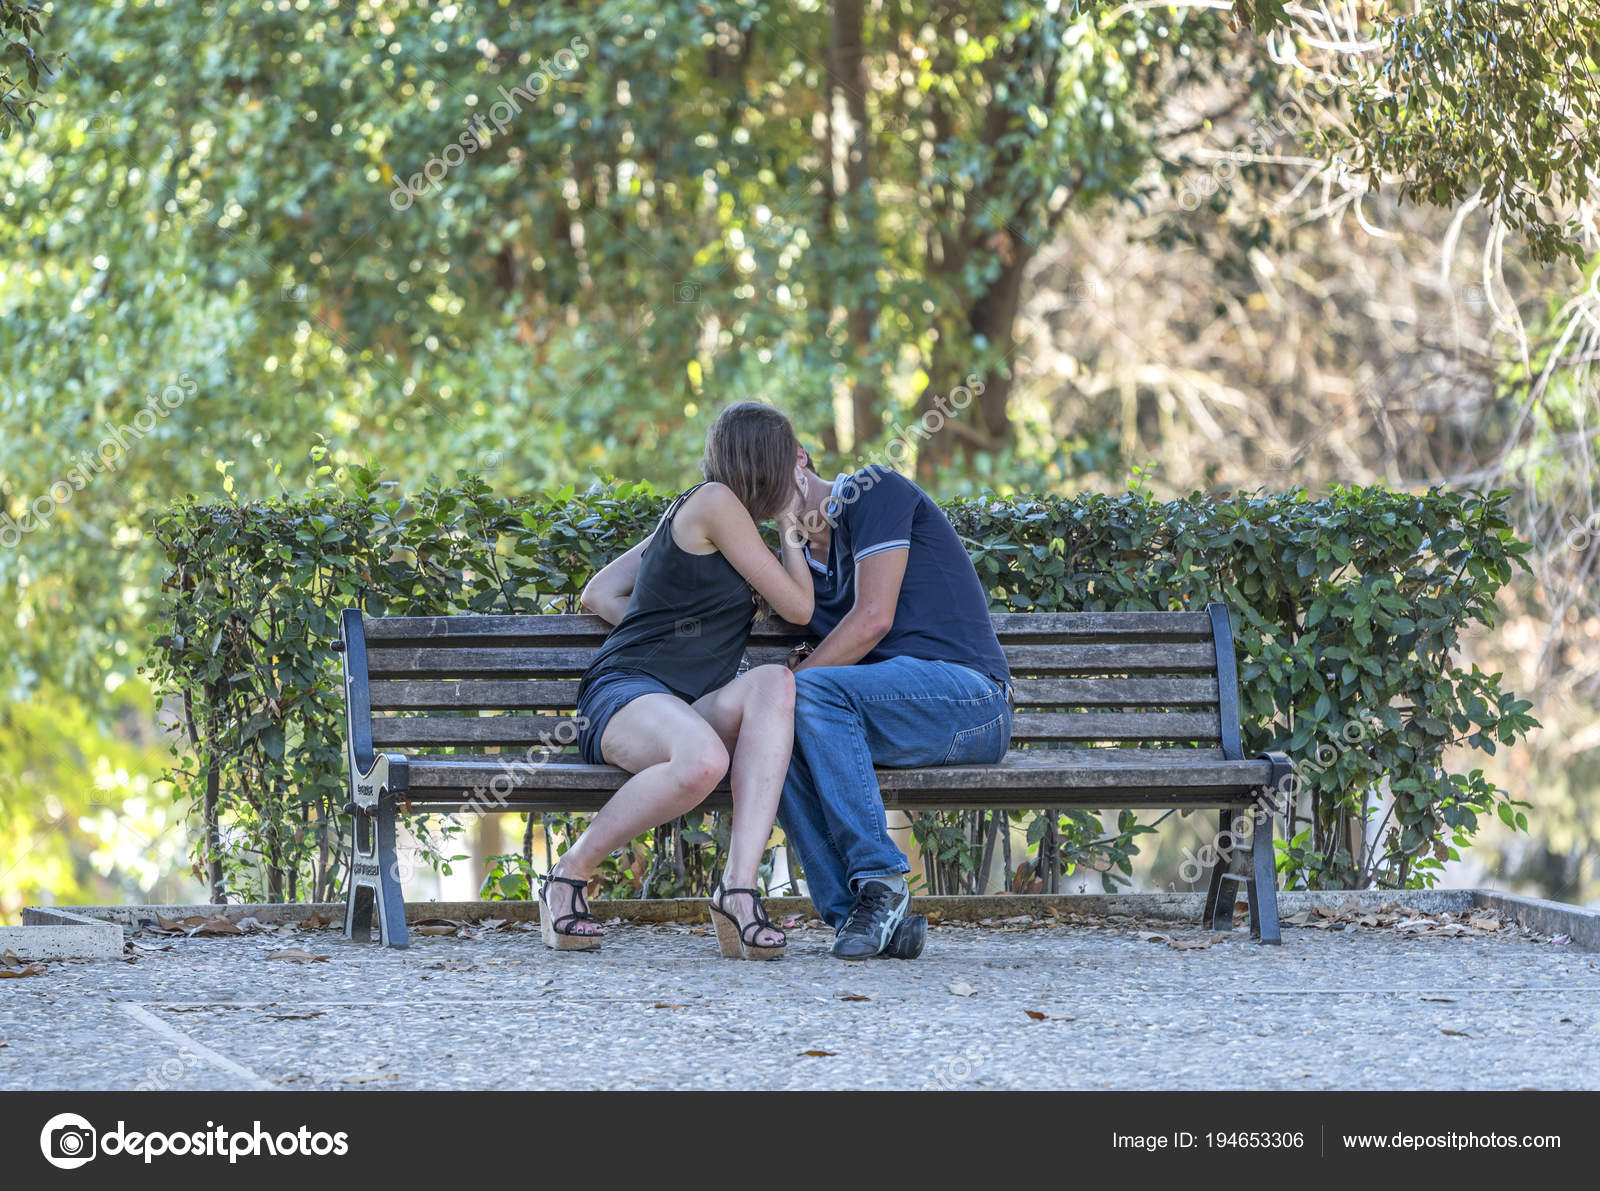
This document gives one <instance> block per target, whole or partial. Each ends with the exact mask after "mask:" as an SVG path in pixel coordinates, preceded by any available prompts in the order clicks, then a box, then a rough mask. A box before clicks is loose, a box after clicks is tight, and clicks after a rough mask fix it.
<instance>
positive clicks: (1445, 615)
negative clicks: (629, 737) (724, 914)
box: [150, 467, 1535, 900]
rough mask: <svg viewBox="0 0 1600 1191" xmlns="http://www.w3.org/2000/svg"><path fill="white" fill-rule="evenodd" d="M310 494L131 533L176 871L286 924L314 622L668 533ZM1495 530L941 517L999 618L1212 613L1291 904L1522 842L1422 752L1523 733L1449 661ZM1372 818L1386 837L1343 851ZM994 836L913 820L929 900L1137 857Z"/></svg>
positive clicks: (331, 743)
mask: <svg viewBox="0 0 1600 1191" xmlns="http://www.w3.org/2000/svg"><path fill="white" fill-rule="evenodd" d="M319 475H320V476H321V482H322V483H323V485H324V486H323V487H321V488H318V489H316V490H313V491H311V492H310V493H308V494H304V495H298V496H293V497H285V498H282V499H278V500H272V501H261V502H237V501H228V502H221V503H202V502H199V501H195V500H188V501H185V502H182V503H179V504H177V505H175V506H173V507H171V508H169V509H168V510H166V511H165V512H163V513H162V514H161V515H159V516H158V517H157V518H156V520H155V523H154V526H153V530H154V535H155V537H156V539H157V540H158V541H159V542H160V544H161V546H162V548H163V549H164V550H165V552H166V557H167V559H168V561H169V564H170V572H169V575H168V580H167V583H166V586H165V593H166V594H165V598H164V600H163V602H162V606H161V609H160V613H159V622H158V623H157V624H156V625H155V626H154V642H153V644H154V648H153V651H152V660H151V664H150V669H151V671H152V673H153V676H154V678H155V680H156V682H157V684H158V687H159V689H161V691H162V692H163V694H164V696H166V697H167V699H168V701H169V705H171V706H174V707H176V708H177V709H178V711H179V714H180V715H181V718H182V721H183V724H184V728H185V731H186V734H187V737H188V743H187V747H184V748H182V749H180V750H179V760H178V763H177V765H176V766H175V770H174V774H173V777H174V780H175V782H176V783H177V786H178V788H179V791H180V797H182V798H184V799H185V800H187V801H188V802H189V803H190V804H191V805H192V806H193V808H194V810H195V812H196V814H197V816H198V817H199V819H200V821H201V822H202V823H203V824H204V827H205V829H204V830H203V831H200V832H197V839H198V840H199V843H198V844H197V857H196V859H197V861H198V862H199V864H200V865H201V866H202V868H203V870H204V871H208V872H209V873H210V875H211V878H212V883H213V885H214V886H215V887H216V889H217V890H218V891H220V890H221V889H222V888H223V887H226V888H228V889H230V890H233V891H235V892H249V893H251V894H252V895H256V896H266V897H268V898H270V899H279V898H282V899H288V900H294V899H297V898H304V899H325V898H331V897H334V896H336V895H337V894H338V892H339V891H340V889H341V887H342V883H343V878H344V857H343V855H342V848H341V840H340V834H339V827H340V817H339V812H338V809H337V808H338V807H339V806H340V805H341V804H342V803H343V802H344V801H345V791H344V780H345V775H344V752H343V742H342V739H341V735H342V707H343V704H342V691H341V686H340V681H339V669H338V665H337V659H336V655H335V654H334V653H333V651H332V648H331V646H332V643H333V642H334V640H335V639H336V638H337V633H338V630H337V623H336V622H337V614H338V611H339V609H341V608H343V607H347V606H350V605H352V604H355V603H358V602H359V603H361V604H362V605H363V606H364V607H365V609H366V610H367V612H368V614H370V615H430V614H445V613H458V612H491V611H494V612H548V611H558V612H570V611H575V610H576V609H577V597H578V593H579V592H580V591H581V590H582V587H583V584H584V582H585V581H586V580H587V579H588V577H589V576H590V575H591V574H592V573H593V572H594V571H595V570H596V569H598V568H599V567H600V566H602V565H603V564H604V563H605V562H606V561H607V560H609V559H610V558H612V557H614V556H615V555H616V554H618V553H620V552H621V551H622V550H624V549H626V548H627V547H628V546H629V545H630V544H632V543H633V542H634V541H636V540H637V539H638V537H639V536H641V535H642V534H643V533H644V532H646V531H647V530H648V529H649V528H650V527H651V526H652V525H653V524H654V523H655V520H656V518H657V517H658V516H659V513H660V510H661V508H662V505H663V503H664V497H663V496H662V495H659V494H657V493H656V492H655V491H653V490H652V489H651V488H650V487H649V486H647V485H641V484H627V483H624V484H615V485H609V484H596V485H595V486H593V487H591V488H590V489H589V490H587V491H584V492H577V491H575V490H574V489H572V488H570V487H569V488H566V489H564V490H562V491H559V492H554V493H550V494H547V495H545V496H541V497H535V498H513V499H507V498H502V497H498V496H496V495H495V494H494V493H492V492H491V491H490V490H489V489H488V487H487V486H486V485H485V484H484V483H483V482H482V481H481V480H479V479H477V478H476V477H473V476H470V475H467V474H465V473H460V474H459V475H458V478H457V481H456V482H455V483H454V484H451V485H444V484H441V483H439V482H438V481H430V482H429V483H428V484H427V485H426V486H425V487H424V488H423V490H422V491H421V492H420V493H418V494H416V495H415V496H413V497H410V498H405V497H402V496H400V495H399V494H397V493H395V492H393V490H392V485H390V484H387V483H385V482H384V481H382V480H381V479H380V478H379V476H378V475H377V474H376V473H375V472H372V471H369V470H366V469H362V468H353V469H350V471H349V472H348V473H341V474H340V475H339V476H337V477H336V476H334V475H333V474H332V472H331V470H330V469H328V468H327V467H322V468H321V469H320V471H319ZM1506 500H1507V494H1505V493H1492V494H1489V495H1481V494H1475V493H1462V492H1449V491H1432V492H1428V493H1426V494H1423V495H1411V494H1405V493H1396V492H1389V491H1384V490H1381V489H1349V488H1339V489H1335V490H1334V491H1332V492H1330V493H1329V494H1328V495H1326V496H1324V497H1322V498H1320V499H1311V498H1310V497H1308V496H1307V495H1305V494H1304V493H1301V492H1298V491H1296V492H1289V493H1283V494H1250V495H1238V496H1233V497H1226V498H1220V497H1214V496H1203V495H1195V496H1191V497H1189V498H1187V499H1184V500H1177V501H1167V502H1162V501H1157V500H1155V499H1153V498H1151V497H1150V496H1149V495H1148V494H1146V493H1144V492H1142V491H1140V490H1137V489H1136V490H1134V491H1131V492H1126V493H1119V494H1116V495H1103V494H1087V495H1082V496H1078V497H1072V498H1054V497H1052V498H1046V499H1038V500H1001V499H998V498H994V497H980V498H973V499H963V500H956V501H951V502H949V503H947V504H946V505H945V509H946V511H947V513H948V514H949V516H950V518H951V520H952V522H953V523H954V524H955V526H956V528H957V530H958V531H959V532H960V533H961V535H962V537H963V538H964V539H965V540H966V542H967V543H968V546H969V549H970V551H971V553H972V557H973V560H974V562H975V564H976V565H977V567H978V571H979V574H980V576H981V577H982V579H983V581H984V583H985V584H986V586H987V587H988V589H989V591H990V594H991V598H992V600H993V605H994V607H995V608H996V609H1014V610H1041V611H1044V610H1048V611H1076V610H1106V609H1109V610H1122V609H1161V608H1182V607H1188V608H1197V607H1200V606H1201V605H1202V604H1204V603H1205V602H1206V601H1207V600H1211V599H1221V600H1224V601H1226V602H1227V603H1228V604H1229V606H1230V607H1231V608H1232V609H1233V610H1234V613H1235V631H1236V635H1237V639H1238V644H1239V648H1240V655H1241V656H1240V671H1239V678H1240V686H1241V695H1242V704H1243V715H1244V731H1245V745H1246V748H1247V750H1262V749H1265V748H1267V747H1269V746H1273V747H1279V748H1283V749H1285V750H1286V751H1288V752H1289V753H1290V755H1291V757H1292V758H1293V759H1294V760H1295V762H1296V764H1297V772H1298V774H1299V777H1300V780H1301V795H1300V797H1299V798H1298V799H1297V800H1296V801H1295V804H1294V805H1293V806H1291V807H1290V808H1289V812H1288V818H1289V821H1288V823H1287V824H1286V826H1287V827H1288V832H1287V835H1288V839H1287V841H1286V842H1285V843H1282V844H1280V848H1281V851H1280V855H1279V857H1278V864H1279V869H1280V871H1281V873H1282V874H1283V876H1284V879H1285V881H1286V883H1288V884H1291V885H1303V886H1308V887H1311V888H1346V887H1354V886H1360V885H1365V884H1368V883H1372V882H1376V883H1379V884H1382V885H1384V886H1390V887H1406V886H1417V885H1425V884H1428V883H1431V881H1432V880H1433V879H1434V876H1435V874H1436V873H1437V870H1438V869H1439V868H1440V866H1441V865H1442V863H1443V862H1444V861H1445V860H1446V859H1448V858H1452V857H1454V856H1456V855H1457V850H1458V849H1460V848H1462V847H1464V846H1466V845H1467V844H1468V843H1469V842H1470V839H1471V837H1472V835H1473V833H1474V831H1475V830H1476V828H1477V825H1478V822H1479V820H1480V818H1481V817H1482V816H1483V815H1484V814H1489V813H1495V812H1496V811H1498V813H1499V814H1500V815H1501V816H1502V817H1503V818H1505V819H1506V820H1507V821H1508V822H1511V823H1513V824H1515V825H1517V826H1525V820H1524V819H1523V817H1522V815H1521V814H1520V813H1519V812H1517V811H1516V810H1515V806H1516V805H1519V804H1517V803H1515V802H1514V801H1513V800H1512V799H1510V798H1509V797H1508V796H1507V795H1506V794H1505V792H1504V791H1500V790H1497V789H1496V788H1495V787H1494V786H1493V785H1492V783H1490V782H1488V781H1487V780H1486V779H1485V778H1484V776H1483V774H1482V772H1481V771H1480V770H1477V769H1472V770H1470V771H1468V772H1466V773H1462V772H1458V771H1456V770H1455V769H1453V768H1452V765H1451V762H1452V759H1457V760H1458V759H1459V758H1461V757H1463V756H1468V755H1470V752H1462V751H1459V750H1458V751H1456V752H1454V753H1449V752H1448V750H1450V749H1451V747H1452V746H1455V745H1465V746H1467V749H1468V750H1474V749H1476V750H1482V751H1484V752H1488V753H1493V752H1494V750H1495V748H1496V746H1497V745H1499V744H1509V743H1512V742H1513V741H1515V740H1516V739H1518V738H1519V737H1520V736H1522V735H1524V734H1526V732H1527V730H1528V729H1529V728H1530V727H1532V726H1534V724H1535V721H1534V720H1532V719H1531V718H1530V717H1529V716H1528V715H1527V714H1526V712H1527V710H1528V704H1527V703H1526V702H1523V701H1520V700H1517V699H1515V698H1514V697H1513V696H1512V695H1511V694H1510V693H1509V692H1507V691H1504V690H1503V689H1502V688H1501V685H1500V676H1499V675H1491V674H1484V673H1481V672H1480V671H1479V670H1478V669H1477V667H1475V666H1474V667H1470V668H1467V669H1463V668H1462V666H1461V664H1460V661H1459V658H1458V652H1459V645H1460V641H1461V636H1462V634H1463V632H1464V631H1466V630H1467V629H1468V628H1469V627H1470V626H1471V625H1472V624H1474V623H1482V624H1485V625H1487V624H1490V623H1492V617H1493V614H1494V598H1495V594H1496V592H1497V591H1498V590H1499V588H1500V587H1501V586H1502V585H1503V584H1504V583H1505V582H1506V581H1507V579H1508V578H1509V577H1510V574H1511V569H1512V567H1513V565H1518V564H1520V557H1519V556H1520V554H1521V553H1522V552H1523V550H1524V549H1525V548H1526V547H1525V545H1524V544H1523V543H1521V542H1519V541H1517V540H1516V538H1515V537H1514V535H1513V533H1512V531H1511V528H1510V525H1509V523H1508V520H1507V517H1506V508H1505V506H1506ZM1351 741H1359V743H1360V747H1348V745H1349V742H1351ZM1384 790H1387V791H1388V793H1389V794H1391V795H1392V800H1390V802H1389V804H1388V812H1389V813H1388V816H1387V818H1386V819H1385V820H1384V821H1383V822H1382V824H1381V825H1378V826H1376V827H1374V826H1373V825H1371V824H1368V826H1367V829H1366V834H1365V837H1363V834H1362V830H1363V828H1362V825H1363V824H1364V823H1367V821H1368V819H1369V816H1370V815H1371V813H1372V812H1373V810H1374V808H1376V807H1377V806H1378V805H1379V803H1380V799H1381V796H1382V793H1383V792H1384ZM996 814H998V813H996ZM1017 817H1020V818H1026V819H1028V820H1029V826H1028V840H1029V842H1030V847H1029V852H1030V855H1029V856H1028V857H1026V858H1024V857H1017V858H1016V861H1015V863H1012V858H1011V849H1010V832H1009V831H1002V830H999V828H1000V827H1001V826H1002V822H1003V821H1002V820H1001V819H999V818H998V817H996V815H991V814H966V813H957V812H952V813H950V814H947V815H930V816H922V817H920V818H919V820H918V822H917V823H916V828H917V832H918V835H919V837H920V839H921V842H922V844H923V847H924V851H925V853H926V854H927V857H928V868H927V872H926V873H925V877H926V879H927V882H928V886H929V887H930V888H932V889H937V890H949V891H955V890H961V889H970V888H973V887H974V885H975V877H974V873H975V871H976V870H978V869H979V868H980V866H983V867H984V871H989V870H988V868H987V853H988V851H989V850H993V849H995V848H996V841H997V840H998V844H999V848H1000V850H1002V851H1003V852H1004V856H1005V863H1004V867H1005V877H1006V880H1007V881H1008V883H1009V884H1010V886H1011V887H1013V888H1029V889H1039V888H1044V889H1052V888H1055V887H1057V886H1058V883H1059V881H1060V879H1061V877H1062V876H1063V875H1064V874H1066V873H1069V872H1071V871H1073V870H1074V869H1075V868H1079V867H1087V868H1088V869H1092V870H1095V871H1098V872H1099V873H1100V874H1101V878H1102V882H1103V884H1104V885H1105V887H1106V888H1113V887H1115V885H1116V884H1117V883H1118V882H1119V880H1120V879H1121V878H1122V877H1123V876H1125V875H1126V874H1127V873H1128V872H1129V861H1130V858H1131V856H1132V855H1133V854H1134V853H1135V852H1137V850H1138V849H1137V842H1136V837H1137V836H1138V835H1140V834H1142V833H1144V832H1145V831H1147V830H1148V829H1149V828H1148V825H1147V824H1143V825H1142V824H1140V823H1139V822H1138V820H1137V819H1136V817H1135V816H1133V815H1131V814H1128V813H1124V814H1123V815H1121V816H1120V817H1119V818H1118V821H1117V825H1116V829H1115V830H1114V831H1112V832H1110V833H1109V834H1104V828H1103V826H1102V824H1101V823H1100V821H1099V819H1098V818H1097V817H1096V816H1093V815H1089V814H1086V813H1082V812H1077V813H1069V814H1062V815H1059V816H1055V815H1045V814H1043V813H1040V812H1032V813H1027V814H1024V815H1019V816H1017ZM571 826H572V824H571V823H570V821H569V820H568V819H566V818H565V817H562V816H550V817H547V819H546V820H545V821H544V824H543V827H544V830H545V831H546V834H547V838H550V837H551V833H553V836H554V838H553V843H554V846H556V847H557V848H558V849H559V848H560V847H562V846H563V842H562V841H563V840H564V839H565V838H566V836H567V833H568V831H569V829H570V828H571ZM720 826H721V825H720V823H719V822H717V821H715V819H714V817H711V816H706V817H691V818H690V819H689V820H686V821H682V822H679V823H677V824H674V825H672V826H671V827H669V828H667V829H664V830H663V831H661V832H657V833H654V841H655V846H654V847H652V846H651V845H650V841H648V840H646V841H640V843H639V845H638V846H636V848H635V849H634V854H633V855H632V856H631V857H629V856H624V857H621V858H615V859H614V860H613V862H612V864H611V866H610V867H609V868H608V873H607V876H608V879H609V881H610V882H611V885H612V888H613V889H615V890H616V891H618V892H624V891H625V892H633V893H637V892H641V891H642V892H644V893H647V894H662V895H673V894H678V893H686V892H703V891H704V888H703V887H704V886H705V884H706V882H707V880H708V878H709V876H710V874H711V872H712V871H714V867H715V863H716V853H717V846H718V843H717V837H718V835H719V834H720V831H719V827H720ZM533 829H534V824H533V823H532V822H530V823H529V825H528V830H529V832H530V833H531V831H532V830H533ZM449 837H450V828H449V827H448V826H446V827H445V828H443V830H441V829H440V828H439V827H438V825H434V827H433V829H432V831H431V833H430V834H428V836H427V838H428V840H429V841H430V843H429V848H430V858H431V859H432V860H433V861H434V862H435V863H441V864H445V865H448V863H449V860H450V857H449V855H448V840H449ZM528 838H531V835H530V837H528ZM1363 838H1365V840H1366V846H1365V847H1363V846H1362V840H1363ZM525 847H526V844H525ZM524 874H525V863H523V862H519V859H518V858H517V857H506V858H503V859H502V861H501V863H500V865H499V866H498V869H497V873H496V880H495V881H494V882H491V883H490V886H491V887H487V888H486V892H487V893H488V894H489V895H491V896H494V895H499V894H508V895H520V894H523V893H524V892H525V890H526V882H525V877H524Z"/></svg>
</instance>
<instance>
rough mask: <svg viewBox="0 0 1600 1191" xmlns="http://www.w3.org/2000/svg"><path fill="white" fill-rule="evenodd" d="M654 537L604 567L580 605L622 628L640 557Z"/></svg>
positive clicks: (587, 588) (591, 580)
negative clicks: (620, 625)
mask: <svg viewBox="0 0 1600 1191" xmlns="http://www.w3.org/2000/svg"><path fill="white" fill-rule="evenodd" d="M653 537H655V531H654V530H652V531H651V532H650V533H648V534H646V535H645V536H644V539H643V540H642V541H640V542H639V543H638V545H636V546H634V547H633V548H632V549H631V550H629V551H628V552H627V553H626V554H623V555H620V556H618V557H616V558H613V559H612V560H611V561H610V562H608V563H606V565H605V566H603V567H601V568H600V571H599V573H598V574H596V575H595V577H594V578H593V579H590V580H589V582H588V583H586V584H584V588H583V594H582V595H580V596H579V597H578V602H579V603H580V604H582V605H583V606H584V607H585V608H587V609H588V610H589V611H590V612H593V613H594V614H595V615H596V616H598V617H600V618H601V619H602V620H605V621H609V622H610V623H611V624H614V625H615V624H621V623H622V618H623V616H625V615H626V614H627V611H628V599H629V597H630V596H632V595H633V584H634V580H635V579H637V578H638V576H639V557H640V555H642V554H643V553H644V548H645V547H646V546H648V545H649V544H650V539H651V538H653Z"/></svg>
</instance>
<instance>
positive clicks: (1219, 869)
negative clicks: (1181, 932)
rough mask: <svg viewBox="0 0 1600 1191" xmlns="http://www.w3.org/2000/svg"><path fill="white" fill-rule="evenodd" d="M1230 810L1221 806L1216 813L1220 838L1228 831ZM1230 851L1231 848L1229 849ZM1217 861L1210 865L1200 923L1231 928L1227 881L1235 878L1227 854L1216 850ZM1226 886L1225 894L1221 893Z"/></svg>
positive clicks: (1230, 906)
mask: <svg viewBox="0 0 1600 1191" xmlns="http://www.w3.org/2000/svg"><path fill="white" fill-rule="evenodd" d="M1230 814H1231V812H1230V811H1229V810H1228V809H1227V808H1223V809H1222V810H1221V811H1219V812H1218V814H1217V834H1218V838H1219V839H1220V838H1221V836H1222V834H1223V833H1224V832H1226V831H1228V822H1229V820H1228V816H1229V815H1230ZM1230 851H1231V850H1230ZM1218 852H1219V854H1218V856H1217V862H1216V863H1215V864H1213V865H1212V866H1211V880H1210V883H1209V884H1208V885H1207V886H1206V908H1205V910H1204V911H1203V912H1202V913H1201V915H1200V924H1201V925H1202V926H1204V927H1206V928H1207V929H1208V930H1232V929H1233V888H1232V886H1231V885H1230V884H1228V882H1229V881H1230V879H1232V880H1237V877H1235V876H1234V874H1232V873H1230V872H1229V871H1228V864H1229V855H1227V854H1223V853H1222V852H1221V849H1219V850H1218ZM1225 885H1226V886H1227V896H1226V897H1225V896H1224V894H1223V889H1224V886H1225Z"/></svg>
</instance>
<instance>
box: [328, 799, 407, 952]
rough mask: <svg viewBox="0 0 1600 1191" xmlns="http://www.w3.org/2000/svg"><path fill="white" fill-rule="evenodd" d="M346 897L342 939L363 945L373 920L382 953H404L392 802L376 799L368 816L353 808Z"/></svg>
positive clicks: (402, 900) (402, 905)
mask: <svg viewBox="0 0 1600 1191" xmlns="http://www.w3.org/2000/svg"><path fill="white" fill-rule="evenodd" d="M351 820H352V828H353V830H352V838H351V847H350V893H349V897H348V900H347V902H346V904H345V918H344V933H345V934H346V935H347V936H348V937H349V938H351V939H357V940H360V941H362V942H366V941H368V940H370V939H371V938H372V918H373V914H374V913H376V914H377V918H378V939H379V941H380V942H382V944H383V945H384V946H385V947H405V946H407V945H408V943H409V939H408V938H407V936H406V903H405V895H404V894H403V893H402V892H401V888H400V876H399V854H398V852H397V850H396V848H395V830H394V820H395V812H394V796H393V795H392V794H390V793H389V791H388V790H382V791H380V792H379V794H378V804H377V806H376V807H374V808H373V809H372V810H371V811H370V812H369V811H367V810H365V809H363V808H361V807H355V808H353V810H352V814H351Z"/></svg>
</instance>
